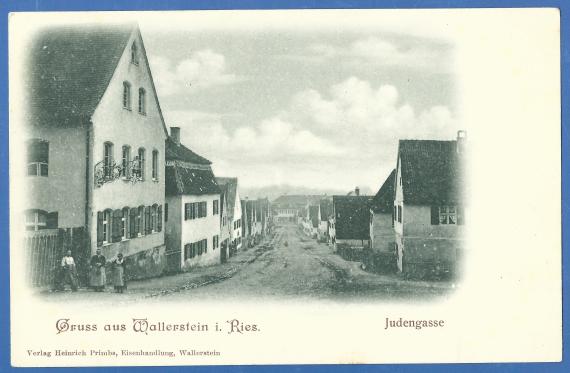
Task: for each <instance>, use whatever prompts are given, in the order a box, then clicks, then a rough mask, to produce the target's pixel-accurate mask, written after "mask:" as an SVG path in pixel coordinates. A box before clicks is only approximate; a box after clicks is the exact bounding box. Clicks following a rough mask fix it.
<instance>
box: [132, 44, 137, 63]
mask: <svg viewBox="0 0 570 373" xmlns="http://www.w3.org/2000/svg"><path fill="white" fill-rule="evenodd" d="M137 49H138V48H137V43H134V42H133V45H131V63H132V64H133V65H138V64H139V55H138V50H137Z"/></svg>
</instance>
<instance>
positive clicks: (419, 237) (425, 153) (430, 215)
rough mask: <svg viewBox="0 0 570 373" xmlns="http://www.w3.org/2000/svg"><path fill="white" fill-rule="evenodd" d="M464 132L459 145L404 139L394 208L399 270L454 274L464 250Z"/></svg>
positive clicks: (399, 156) (400, 148) (399, 153)
mask: <svg viewBox="0 0 570 373" xmlns="http://www.w3.org/2000/svg"><path fill="white" fill-rule="evenodd" d="M464 145H465V133H464V132H462V131H460V132H459V133H458V138H457V140H455V141H434V140H400V143H399V147H398V158H397V166H396V174H395V198H394V206H393V215H394V230H395V233H396V235H395V238H396V250H397V253H398V262H397V265H398V269H399V270H400V271H402V272H404V273H407V274H410V275H414V276H420V277H423V276H425V275H430V274H434V273H439V274H441V273H446V272H454V271H456V269H457V263H458V259H459V258H460V256H461V252H462V249H463V247H464V237H465V226H464V225H465V212H466V206H465V199H464V166H463V165H464V159H463V158H464Z"/></svg>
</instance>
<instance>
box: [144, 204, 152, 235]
mask: <svg viewBox="0 0 570 373" xmlns="http://www.w3.org/2000/svg"><path fill="white" fill-rule="evenodd" d="M144 228H145V229H144V231H145V233H146V234H150V233H151V232H152V224H151V214H150V206H146V207H145V209H144Z"/></svg>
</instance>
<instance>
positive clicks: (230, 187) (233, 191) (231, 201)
mask: <svg viewBox="0 0 570 373" xmlns="http://www.w3.org/2000/svg"><path fill="white" fill-rule="evenodd" d="M216 182H217V183H218V185H219V186H224V187H225V188H227V199H228V202H227V203H228V216H229V217H230V218H231V219H233V218H234V207H235V204H236V195H237V187H238V179H237V177H216Z"/></svg>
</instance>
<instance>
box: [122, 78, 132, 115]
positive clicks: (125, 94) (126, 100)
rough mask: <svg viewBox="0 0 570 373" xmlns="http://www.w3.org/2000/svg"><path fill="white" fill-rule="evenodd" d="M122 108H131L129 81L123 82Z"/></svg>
mask: <svg viewBox="0 0 570 373" xmlns="http://www.w3.org/2000/svg"><path fill="white" fill-rule="evenodd" d="M123 109H127V110H131V83H129V82H123Z"/></svg>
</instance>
